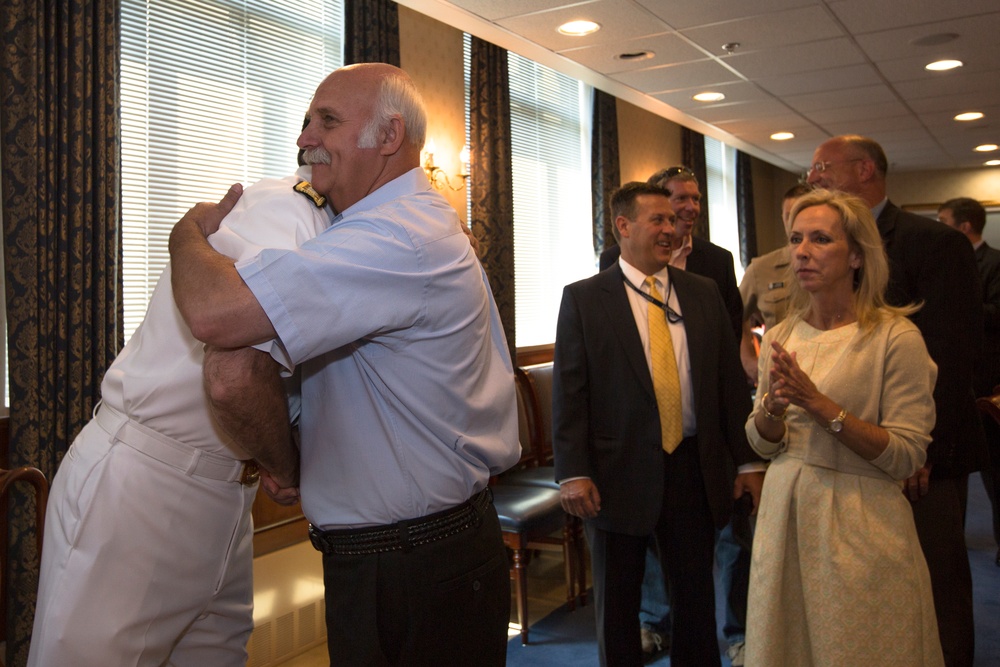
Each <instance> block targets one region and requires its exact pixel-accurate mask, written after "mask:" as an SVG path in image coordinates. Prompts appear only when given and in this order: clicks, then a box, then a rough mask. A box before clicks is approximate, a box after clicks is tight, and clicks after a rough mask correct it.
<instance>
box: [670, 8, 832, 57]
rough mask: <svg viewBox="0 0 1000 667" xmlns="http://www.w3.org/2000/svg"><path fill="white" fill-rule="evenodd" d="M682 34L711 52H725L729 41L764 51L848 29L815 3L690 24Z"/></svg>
mask: <svg viewBox="0 0 1000 667" xmlns="http://www.w3.org/2000/svg"><path fill="white" fill-rule="evenodd" d="M681 34H683V35H684V36H685V37H687V38H689V39H691V41H693V42H695V43H696V44H699V45H700V46H701V47H702V48H704V49H706V50H707V51H709V52H710V53H714V54H716V55H722V54H724V53H725V51H723V50H722V45H723V44H726V43H728V42H739V44H740V47H739V51H760V50H763V49H771V48H775V47H778V46H785V45H788V44H803V43H810V42H815V41H821V40H825V39H832V38H834V37H841V36H842V35H843V34H844V31H843V30H842V29H841V28H840V26H839V25H838V24H837V23H836V22H835V21H833V20H832V19H831V18H830V16H829V14H827V13H826V12H825V11H824V10H823V9H822V8H821V7H819V6H816V5H812V6H809V7H801V8H798V9H790V10H788V11H784V12H781V13H780V14H768V15H765V16H753V17H750V18H745V19H740V20H736V21H728V22H726V23H716V24H714V25H708V26H701V27H697V28H686V29H684V30H682V31H681ZM739 51H737V53H739Z"/></svg>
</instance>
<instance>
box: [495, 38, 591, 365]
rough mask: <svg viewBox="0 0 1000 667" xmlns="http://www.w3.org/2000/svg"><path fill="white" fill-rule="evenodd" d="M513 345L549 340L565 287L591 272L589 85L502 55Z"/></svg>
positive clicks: (541, 66) (552, 333)
mask: <svg viewBox="0 0 1000 667" xmlns="http://www.w3.org/2000/svg"><path fill="white" fill-rule="evenodd" d="M508 70H509V76H510V98H511V144H512V147H511V148H512V151H511V155H512V162H513V165H512V174H513V180H514V190H513V192H514V270H515V275H516V294H515V309H516V317H517V345H518V347H525V346H531V345H543V344H548V343H552V342H553V341H554V340H555V332H556V317H557V315H558V313H559V303H560V301H561V299H562V289H563V287H564V286H565V285H567V284H569V283H571V282H574V281H576V280H580V279H581V278H585V277H587V276H589V275H592V274H594V273H595V272H596V259H595V256H594V248H593V241H592V232H591V228H592V215H593V214H592V212H591V206H590V191H591V184H590V145H589V142H590V115H589V113H586V110H587V109H588V107H589V95H590V89H589V88H588V87H587V86H585V85H584V84H583V83H581V82H580V81H577V80H576V79H572V78H570V77H568V76H566V75H564V74H560V73H559V72H556V71H555V70H552V69H549V68H548V67H545V66H543V65H540V64H538V63H536V62H533V61H531V60H528V59H527V58H523V57H521V56H519V55H517V54H515V53H510V54H509V55H508Z"/></svg>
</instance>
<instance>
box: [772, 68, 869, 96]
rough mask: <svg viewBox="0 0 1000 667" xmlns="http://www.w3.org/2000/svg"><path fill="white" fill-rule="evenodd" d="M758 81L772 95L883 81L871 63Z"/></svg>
mask: <svg viewBox="0 0 1000 667" xmlns="http://www.w3.org/2000/svg"><path fill="white" fill-rule="evenodd" d="M756 81H757V83H758V84H759V85H760V86H761V87H762V88H763V89H764V90H766V91H768V92H769V93H771V94H772V95H777V96H778V97H784V96H785V95H801V94H804V93H820V92H824V91H837V90H847V89H852V88H858V87H859V86H870V85H875V84H877V83H879V82H880V81H881V79H880V78H879V76H878V73H877V72H876V71H875V70H874V69H873V68H872V67H871V65H851V66H849V67H838V68H835V69H827V70H823V71H822V72H821V73H819V74H817V73H813V72H802V73H799V74H787V75H785V76H775V77H760V78H758V79H756Z"/></svg>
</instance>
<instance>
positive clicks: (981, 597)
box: [507, 474, 1000, 667]
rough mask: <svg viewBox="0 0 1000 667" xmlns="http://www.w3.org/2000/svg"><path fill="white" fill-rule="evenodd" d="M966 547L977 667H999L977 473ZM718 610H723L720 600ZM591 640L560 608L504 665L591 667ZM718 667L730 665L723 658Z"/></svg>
mask: <svg viewBox="0 0 1000 667" xmlns="http://www.w3.org/2000/svg"><path fill="white" fill-rule="evenodd" d="M966 542H967V544H968V548H969V562H970V564H971V565H972V578H973V586H974V590H973V596H974V602H975V616H976V661H975V667H997V665H1000V567H997V566H996V565H995V564H994V559H995V558H996V550H997V545H996V543H995V542H994V541H993V532H992V524H991V516H990V506H989V501H988V499H987V498H986V493H985V491H984V490H983V483H982V480H981V479H980V477H979V475H978V474H976V475H973V476H972V477H971V478H970V480H969V512H968V520H967V524H966ZM716 606H717V607H721V600H718V601H717V602H716ZM595 637H596V632H595V626H594V608H593V606H592V605H588V606H587V607H584V608H582V609H577V610H575V611H572V612H570V611H567V610H566V608H565V607H560V608H559V609H556V610H555V611H553V612H552V613H551V614H549V615H548V616H546V617H545V618H543V619H542V620H540V621H538V622H537V623H535V624H533V625H532V626H531V634H530V637H529V641H530V642H531V643H530V644H529V645H528V646H521V642H520V640H519V639H517V638H514V639H512V640H510V641H509V642H508V643H507V665H508V667H558V666H561V665H572V666H573V667H592V666H595V665H597V664H598V661H597V643H596V638H595ZM722 648H724V645H722V646H720V650H721V649H722ZM649 664H651V665H656V666H657V667H666V666H668V665H670V658H669V657H666V656H664V657H661V658H659V659H657V660H656V661H654V662H651V663H649ZM722 664H723V667H728V665H729V662H728V661H727V660H726V658H725V657H723V659H722Z"/></svg>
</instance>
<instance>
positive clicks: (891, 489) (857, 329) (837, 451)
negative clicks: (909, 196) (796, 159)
mask: <svg viewBox="0 0 1000 667" xmlns="http://www.w3.org/2000/svg"><path fill="white" fill-rule="evenodd" d="M792 216H793V221H792V227H791V231H790V233H789V245H790V249H791V258H792V265H791V269H792V271H793V273H794V278H795V280H792V281H791V294H792V302H791V307H790V311H789V316H788V317H787V318H786V319H785V320H784V321H782V323H781V324H779V325H778V326H776V327H773V328H772V329H770V330H769V331H768V332H767V334H766V335H765V337H764V340H763V344H762V353H761V355H760V361H759V368H758V398H757V402H756V405H755V406H754V411H753V412H752V413H751V415H750V417H749V419H748V420H747V435H748V437H749V439H750V443H751V445H752V446H753V447H754V449H755V450H756V451H757V452H758V453H759V454H761V455H762V456H764V457H766V458H769V459H772V462H771V464H770V467H769V468H768V472H767V476H766V478H765V480H764V490H763V493H762V496H761V505H760V510H759V513H758V518H757V530H756V536H755V538H754V543H753V565H752V568H751V573H750V594H749V595H750V597H749V606H748V610H747V637H746V639H747V641H746V647H747V654H746V664H747V665H753V666H758V667H776V666H783V665H788V666H795V667H807V666H810V665H817V666H819V665H831V666H833V665H836V666H837V667H852V666H858V667H861V666H868V665H878V666H879V667H888V666H891V665H898V666H901V667H902V666H904V665H905V666H906V667H916V666H931V665H943V664H944V661H943V658H942V654H941V646H940V642H939V640H938V632H937V622H936V620H935V616H934V601H933V598H932V595H931V584H930V577H929V575H928V573H927V564H926V562H925V561H924V557H923V554H922V552H921V550H920V544H919V542H918V541H917V533H916V529H915V528H914V524H913V515H912V512H911V510H910V507H909V504H908V502H907V500H906V498H905V497H904V495H903V493H902V481H903V480H905V479H906V478H908V477H910V476H911V475H913V474H914V473H915V472H916V471H917V470H918V469H919V468H920V467H921V466H922V465H923V463H924V459H925V458H926V448H927V444H928V442H929V441H930V435H929V434H930V431H931V427H933V425H934V401H933V398H932V391H933V388H934V381H935V379H936V377H937V367H936V366H935V365H934V362H933V361H932V360H931V358H930V357H929V356H928V354H927V349H926V347H925V346H924V341H923V338H922V337H921V336H920V333H919V331H918V330H917V328H916V327H915V326H914V325H913V324H912V323H911V322H910V321H909V320H908V319H906V317H905V316H906V315H907V314H909V313H911V312H913V311H914V310H915V309H916V307H911V308H906V309H900V308H891V307H889V306H887V305H886V304H885V302H884V300H883V294H884V293H885V288H886V284H887V281H888V274H889V271H888V266H887V263H886V257H885V253H884V251H883V250H882V242H881V239H880V238H879V234H878V230H877V228H876V226H875V221H874V219H873V218H872V215H871V212H870V211H869V210H868V207H867V205H866V204H865V203H864V202H862V201H861V200H860V199H856V198H854V197H850V196H848V195H843V194H839V193H836V194H835V193H830V192H827V191H816V192H813V193H810V194H807V195H804V196H803V197H802V198H800V199H799V200H798V201H797V202H796V205H795V207H794V208H793V210H792ZM765 350H766V351H768V352H769V353H765V352H764V351H765Z"/></svg>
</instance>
